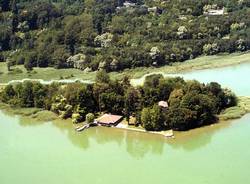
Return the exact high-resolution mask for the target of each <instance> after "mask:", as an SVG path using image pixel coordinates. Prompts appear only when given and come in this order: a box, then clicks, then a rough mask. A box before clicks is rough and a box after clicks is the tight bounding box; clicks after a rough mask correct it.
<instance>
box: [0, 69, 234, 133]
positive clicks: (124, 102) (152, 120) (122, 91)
mask: <svg viewBox="0 0 250 184" xmlns="http://www.w3.org/2000/svg"><path fill="white" fill-rule="evenodd" d="M0 96H1V98H0V99H1V101H2V102H4V103H8V104H10V105H12V106H15V107H18V106H19V107H31V108H33V107H35V108H43V109H46V110H50V111H52V112H55V113H56V114H58V115H59V117H61V118H63V119H66V118H72V119H73V122H74V123H78V122H81V121H84V119H85V120H86V122H88V123H90V122H92V121H93V119H94V115H95V114H99V113H100V112H106V113H113V114H120V115H123V116H125V117H126V119H127V120H129V119H131V116H132V117H133V118H136V123H135V124H137V125H138V124H141V125H142V126H143V127H144V128H145V129H146V130H150V131H161V130H167V129H174V130H187V129H191V128H195V127H200V126H203V125H207V124H211V123H214V122H216V121H217V115H218V114H219V113H220V112H221V111H223V110H224V109H226V108H229V107H232V106H235V105H236V104H237V99H236V97H235V95H234V94H233V93H232V92H231V91H230V90H227V89H222V88H221V86H220V85H219V84H218V83H215V82H211V83H209V84H206V85H205V84H202V83H199V82H198V81H184V80H183V79H182V78H179V77H177V78H163V76H162V75H159V74H158V75H152V76H149V77H146V80H145V83H144V85H143V86H139V87H133V86H132V85H131V84H130V81H129V78H128V77H124V78H123V79H122V80H111V79H110V77H109V75H108V74H107V73H106V72H105V71H99V72H98V73H97V75H96V81H95V83H94V84H82V83H72V84H59V83H53V84H51V85H41V84H40V83H35V82H33V83H32V82H24V83H18V84H15V85H7V86H6V87H5V88H4V90H3V91H2V92H1V95H0ZM159 101H164V103H165V104H166V103H167V104H168V105H166V106H161V105H160V104H158V102H159Z"/></svg>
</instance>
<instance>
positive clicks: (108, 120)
mask: <svg viewBox="0 0 250 184" xmlns="http://www.w3.org/2000/svg"><path fill="white" fill-rule="evenodd" d="M121 119H122V116H118V115H113V114H104V115H103V116H101V117H99V118H98V119H97V122H98V123H102V124H108V125H109V124H115V123H117V122H118V121H119V120H121Z"/></svg>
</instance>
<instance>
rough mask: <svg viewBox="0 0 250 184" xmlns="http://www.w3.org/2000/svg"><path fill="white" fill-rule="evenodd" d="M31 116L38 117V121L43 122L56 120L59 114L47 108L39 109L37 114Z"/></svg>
mask: <svg viewBox="0 0 250 184" xmlns="http://www.w3.org/2000/svg"><path fill="white" fill-rule="evenodd" d="M30 117H31V118H34V119H36V120H37V121H43V122H47V121H54V120H56V119H58V116H57V115H56V114H55V113H53V112H51V111H47V110H43V111H39V112H37V113H35V114H32V115H31V116H30Z"/></svg>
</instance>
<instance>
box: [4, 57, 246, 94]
mask: <svg viewBox="0 0 250 184" xmlns="http://www.w3.org/2000/svg"><path fill="white" fill-rule="evenodd" d="M249 57H250V53H249V52H245V53H233V54H223V55H215V56H202V57H199V58H196V59H192V60H189V61H187V62H181V63H174V64H172V65H171V66H169V65H167V66H162V67H157V68H155V67H139V68H134V69H126V70H124V71H122V72H111V73H110V77H111V78H113V79H122V78H123V77H124V76H126V75H128V76H130V77H131V78H133V79H135V78H139V77H142V76H143V75H145V74H148V73H157V72H163V73H166V74H170V73H178V72H185V71H189V70H199V69H207V68H218V67H223V66H228V65H236V64H239V63H243V62H248V61H249ZM16 68H18V69H20V70H22V71H23V72H22V73H18V74H13V73H12V74H11V75H10V74H9V71H8V70H7V67H6V65H5V63H0V78H1V83H7V82H9V81H11V80H21V79H25V78H30V79H43V80H47V81H49V80H53V79H54V80H58V79H83V80H90V81H93V79H94V78H95V75H96V72H83V71H81V70H78V69H74V68H68V69H60V70H58V69H55V68H52V67H48V68H37V67H36V68H33V70H32V72H25V68H24V67H23V66H21V65H16V66H13V67H12V69H16ZM1 73H2V74H1ZM142 82H143V81H139V84H142ZM132 83H133V84H134V81H132ZM136 84H138V82H137V83H136ZM0 90H1V89H0Z"/></svg>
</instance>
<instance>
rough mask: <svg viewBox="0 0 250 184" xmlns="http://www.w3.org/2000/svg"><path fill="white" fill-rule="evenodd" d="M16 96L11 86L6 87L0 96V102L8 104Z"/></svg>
mask: <svg viewBox="0 0 250 184" xmlns="http://www.w3.org/2000/svg"><path fill="white" fill-rule="evenodd" d="M15 95H16V92H15V90H14V88H13V86H12V85H7V86H6V87H5V88H4V90H3V92H2V95H1V100H2V101H3V102H5V103H8V102H9V100H11V99H13V98H14V96H15Z"/></svg>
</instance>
